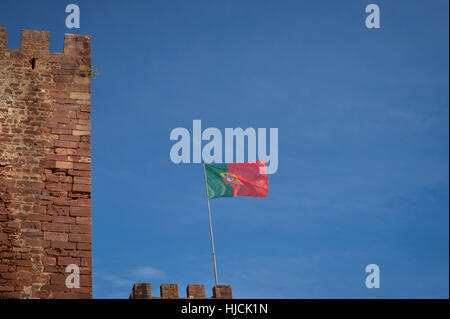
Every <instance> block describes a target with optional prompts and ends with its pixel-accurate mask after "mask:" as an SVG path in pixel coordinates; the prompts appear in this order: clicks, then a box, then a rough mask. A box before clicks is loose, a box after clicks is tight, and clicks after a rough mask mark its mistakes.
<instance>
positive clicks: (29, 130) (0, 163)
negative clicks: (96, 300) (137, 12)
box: [0, 28, 92, 298]
mask: <svg viewBox="0 0 450 319" xmlns="http://www.w3.org/2000/svg"><path fill="white" fill-rule="evenodd" d="M90 65H91V39H90V37H88V36H83V35H72V34H66V35H65V38H64V53H51V52H49V33H48V32H44V31H33V30H23V31H22V38H21V48H20V49H19V50H12V49H8V48H7V41H6V29H5V28H0V298H90V297H92V244H91V242H92V235H91V143H90V141H91V139H90V135H91V128H90V104H91V93H90V92H91V79H90V77H89V76H83V73H82V71H83V70H86V69H88V68H90ZM69 264H76V265H77V266H79V267H80V274H81V277H80V278H81V287H80V288H72V289H68V288H67V287H66V284H65V281H66V276H67V275H68V274H69V273H66V272H65V268H66V266H67V265H69Z"/></svg>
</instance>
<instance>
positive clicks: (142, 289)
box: [129, 283, 233, 299]
mask: <svg viewBox="0 0 450 319" xmlns="http://www.w3.org/2000/svg"><path fill="white" fill-rule="evenodd" d="M212 290H213V296H212V297H211V298H214V299H231V298H233V297H232V294H231V286H230V285H216V286H214V287H213V289H212ZM160 293H161V297H152V288H151V284H148V283H135V284H134V286H133V291H132V292H131V294H130V298H129V299H205V298H206V297H205V286H204V285H192V284H190V285H188V286H187V288H186V295H187V297H186V298H184V297H179V296H178V285H177V284H162V285H161V286H160Z"/></svg>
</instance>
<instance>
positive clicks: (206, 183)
mask: <svg viewBox="0 0 450 319" xmlns="http://www.w3.org/2000/svg"><path fill="white" fill-rule="evenodd" d="M202 162H203V174H204V175H205V187H206V202H207V203H208V215H209V232H210V234H211V247H212V256H213V263H214V278H215V280H216V286H217V285H218V282H217V267H216V253H215V251H214V236H213V229H212V221H211V207H210V205H209V194H208V182H207V179H206V167H205V161H202Z"/></svg>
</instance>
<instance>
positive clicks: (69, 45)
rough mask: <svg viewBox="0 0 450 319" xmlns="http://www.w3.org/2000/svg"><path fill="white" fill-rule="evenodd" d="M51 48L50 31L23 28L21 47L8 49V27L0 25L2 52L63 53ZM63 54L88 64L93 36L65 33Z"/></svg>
mask: <svg viewBox="0 0 450 319" xmlns="http://www.w3.org/2000/svg"><path fill="white" fill-rule="evenodd" d="M49 48H50V32H48V31H37V30H22V35H21V41H20V49H19V50H13V49H8V48H7V32H6V28H1V27H0V54H2V53H4V52H8V51H10V52H20V53H21V54H23V55H33V56H43V55H47V56H51V55H61V53H57V52H49V50H50V49H49ZM63 54H64V55H65V56H67V57H72V58H74V59H76V60H77V61H78V63H79V64H86V62H88V61H90V59H91V36H88V35H79V34H68V33H66V34H65V35H64V53H63Z"/></svg>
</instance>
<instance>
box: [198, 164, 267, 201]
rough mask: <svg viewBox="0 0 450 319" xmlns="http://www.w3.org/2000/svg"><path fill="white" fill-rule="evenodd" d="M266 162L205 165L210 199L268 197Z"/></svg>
mask: <svg viewBox="0 0 450 319" xmlns="http://www.w3.org/2000/svg"><path fill="white" fill-rule="evenodd" d="M266 166H267V165H266V162H265V161H256V162H249V163H230V164H214V165H213V164H205V172H206V181H207V187H208V199H212V198H217V197H234V196H251V197H266V196H267V195H268V191H269V179H268V176H267V173H266Z"/></svg>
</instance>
